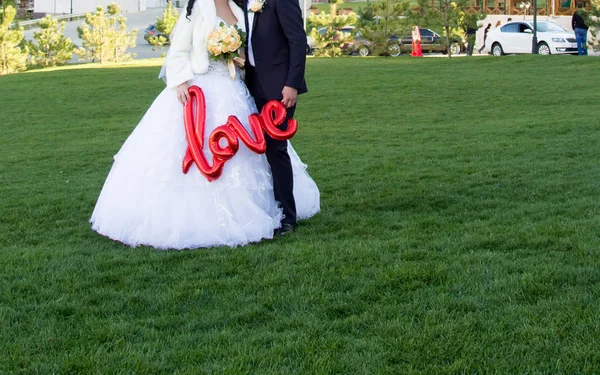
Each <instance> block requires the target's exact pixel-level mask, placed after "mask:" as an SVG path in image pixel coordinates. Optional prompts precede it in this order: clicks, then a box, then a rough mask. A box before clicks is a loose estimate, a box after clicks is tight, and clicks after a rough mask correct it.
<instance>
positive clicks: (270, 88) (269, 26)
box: [242, 0, 308, 235]
mask: <svg viewBox="0 0 600 375" xmlns="http://www.w3.org/2000/svg"><path fill="white" fill-rule="evenodd" d="M242 1H244V3H245V5H246V6H245V8H244V9H245V15H246V16H245V19H246V30H248V33H247V35H248V43H247V44H248V47H247V51H246V52H247V53H246V56H247V61H246V85H247V86H248V89H249V90H250V93H251V94H252V96H254V100H255V102H256V106H257V107H258V110H259V111H261V110H262V107H263V106H264V105H265V104H266V103H267V102H269V101H271V100H278V101H281V102H282V103H283V104H284V105H285V106H286V107H287V118H286V120H285V122H284V125H282V127H281V128H282V129H286V127H287V120H288V119H290V118H292V117H293V116H294V112H295V110H296V99H297V97H298V94H303V93H305V92H307V91H308V90H307V88H306V82H305V81H304V67H305V65H306V34H305V32H304V26H303V22H302V11H301V10H300V5H299V4H298V0H266V1H264V2H263V1H260V0H258V1H257V0H242ZM261 5H262V6H261ZM253 10H254V11H253ZM265 137H266V140H267V152H266V155H267V160H268V161H269V164H270V165H271V173H272V175H273V191H274V193H275V200H276V201H278V202H279V203H280V204H281V207H282V209H283V214H284V218H283V220H282V222H281V228H279V229H277V230H276V231H275V234H276V235H283V234H286V233H289V232H292V231H294V229H295V228H296V202H295V201H294V176H293V173H292V164H291V162H290V156H289V155H288V152H287V141H278V140H275V139H273V138H271V137H269V136H268V135H267V134H265Z"/></svg>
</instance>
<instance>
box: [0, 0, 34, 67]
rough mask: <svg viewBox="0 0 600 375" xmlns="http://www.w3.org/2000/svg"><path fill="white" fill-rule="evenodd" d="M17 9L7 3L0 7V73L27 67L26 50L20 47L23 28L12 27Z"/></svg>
mask: <svg viewBox="0 0 600 375" xmlns="http://www.w3.org/2000/svg"><path fill="white" fill-rule="evenodd" d="M16 15H17V10H16V9H15V8H14V7H13V6H12V5H8V6H6V7H5V8H3V9H0V75H4V74H10V73H16V72H19V71H21V70H25V68H26V67H27V52H26V51H23V49H21V42H22V41H23V37H24V36H23V28H22V27H18V28H12V29H11V24H12V22H13V20H14V19H15V16H16Z"/></svg>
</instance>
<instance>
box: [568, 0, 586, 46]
mask: <svg viewBox="0 0 600 375" xmlns="http://www.w3.org/2000/svg"><path fill="white" fill-rule="evenodd" d="M577 8H578V9H577V11H575V13H573V18H571V26H573V31H575V38H576V39H577V54H578V55H579V56H582V55H587V54H588V53H587V46H586V44H587V33H588V29H589V27H588V25H586V22H585V20H586V18H587V17H588V14H587V12H586V11H585V9H583V1H579V2H577Z"/></svg>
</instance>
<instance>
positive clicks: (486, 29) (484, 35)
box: [477, 23, 492, 54]
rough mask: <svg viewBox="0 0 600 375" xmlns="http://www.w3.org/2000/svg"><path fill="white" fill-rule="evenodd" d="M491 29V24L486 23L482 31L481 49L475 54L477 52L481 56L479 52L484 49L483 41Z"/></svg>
mask: <svg viewBox="0 0 600 375" xmlns="http://www.w3.org/2000/svg"><path fill="white" fill-rule="evenodd" d="M491 28H492V24H491V23H488V24H487V26H486V27H485V29H483V44H482V45H481V48H480V49H478V50H477V52H479V54H481V51H483V50H484V49H485V40H486V39H487V35H488V32H489V31H490V29H491Z"/></svg>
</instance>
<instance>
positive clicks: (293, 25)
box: [242, 0, 308, 100]
mask: <svg viewBox="0 0 600 375" xmlns="http://www.w3.org/2000/svg"><path fill="white" fill-rule="evenodd" d="M242 1H244V4H245V5H246V6H245V7H244V9H245V10H246V11H245V18H246V26H247V29H248V30H249V28H250V27H252V51H253V55H254V62H255V69H254V70H255V76H256V78H257V80H258V83H259V84H260V86H261V87H262V91H263V92H264V94H265V95H266V96H268V97H266V98H260V99H265V100H281V99H282V94H281V91H282V90H283V87H284V86H289V87H293V88H295V89H297V90H298V93H299V94H302V93H305V92H307V91H308V89H307V88H306V81H305V80H304V69H305V66H306V33H305V32H304V25H303V23H302V11H301V10H300V5H299V4H298V0H267V1H266V3H265V5H264V7H263V10H262V12H258V13H256V14H255V15H254V22H253V25H251V26H250V25H248V12H247V9H246V8H247V3H246V1H245V0H242ZM247 60H248V59H247ZM247 63H248V64H249V63H250V62H249V61H247ZM255 84H256V83H255Z"/></svg>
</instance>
